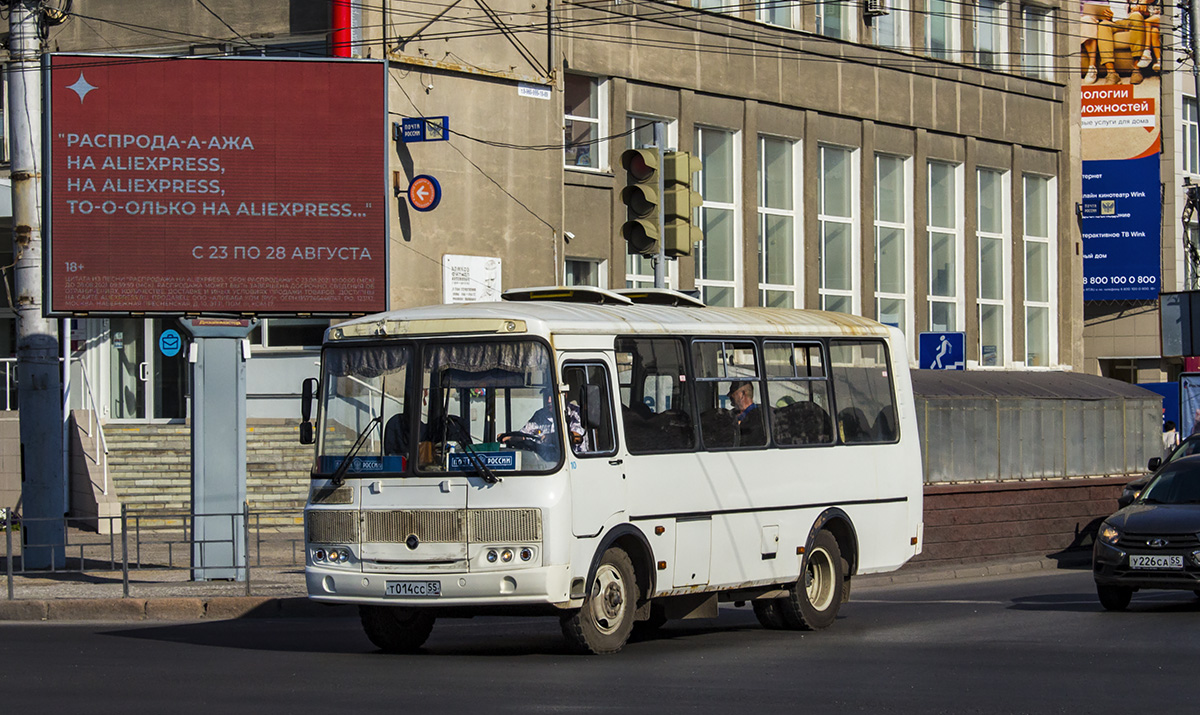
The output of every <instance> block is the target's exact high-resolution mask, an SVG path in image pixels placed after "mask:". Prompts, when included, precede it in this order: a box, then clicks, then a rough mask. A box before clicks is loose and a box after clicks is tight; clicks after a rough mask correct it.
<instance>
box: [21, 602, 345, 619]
mask: <svg viewBox="0 0 1200 715" xmlns="http://www.w3.org/2000/svg"><path fill="white" fill-rule="evenodd" d="M357 615H358V609H357V608H356V607H354V606H341V605H329V604H323V603H317V602H315V601H310V600H308V599H307V598H303V597H298V598H265V597H255V596H221V597H213V598H64V599H53V600H20V601H17V600H14V601H0V622H14V621H20V622H28V621H62V622H83V621H104V622H130V621H223V620H232V619H235V618H350V617H356V616H357Z"/></svg>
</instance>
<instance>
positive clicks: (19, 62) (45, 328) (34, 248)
mask: <svg viewBox="0 0 1200 715" xmlns="http://www.w3.org/2000/svg"><path fill="white" fill-rule="evenodd" d="M8 5H9V22H8V24H9V33H10V38H9V53H10V54H9V62H8V107H9V112H8V127H9V134H8V136H9V143H10V147H11V151H12V165H11V168H12V204H13V258H14V270H13V275H14V282H13V292H14V293H15V308H16V314H17V394H18V399H17V408H18V410H19V411H20V430H21V503H22V513H23V519H24V523H23V526H22V530H21V538H22V543H23V544H24V546H23V548H22V550H21V553H22V554H23V555H24V566H25V567H26V568H33V569H44V568H60V567H62V566H64V565H65V563H66V546H65V542H66V523H65V520H64V517H65V516H66V512H67V490H66V484H65V481H64V474H63V458H62V455H63V430H62V409H63V407H62V376H61V373H60V371H59V364H58V363H59V357H60V356H59V336H58V325H57V323H56V321H53V320H48V319H47V318H46V316H45V315H44V314H43V312H42V268H43V266H42V214H41V198H42V76H41V56H42V48H41V33H40V29H41V24H42V23H43V22H44V21H45V20H44V18H43V17H42V2H41V0H11V2H9V3H8Z"/></svg>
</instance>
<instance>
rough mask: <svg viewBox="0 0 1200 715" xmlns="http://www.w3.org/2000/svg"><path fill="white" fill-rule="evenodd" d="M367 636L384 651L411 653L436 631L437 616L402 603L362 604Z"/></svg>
mask: <svg viewBox="0 0 1200 715" xmlns="http://www.w3.org/2000/svg"><path fill="white" fill-rule="evenodd" d="M358 616H359V618H360V619H361V620H362V626H363V630H364V631H366V633H367V638H369V639H371V642H372V643H374V644H375V646H376V647H377V648H379V649H380V650H382V651H383V652H385V653H412V652H413V651H415V650H417V649H418V648H420V647H421V646H422V645H424V644H425V641H426V639H428V638H429V634H430V633H431V632H432V631H433V621H434V616H433V614H432V613H430V612H429V611H427V610H424V609H416V608H403V607H399V606H359V607H358Z"/></svg>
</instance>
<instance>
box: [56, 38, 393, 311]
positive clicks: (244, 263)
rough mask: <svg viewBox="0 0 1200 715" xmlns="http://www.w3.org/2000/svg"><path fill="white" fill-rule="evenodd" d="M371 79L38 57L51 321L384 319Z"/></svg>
mask: <svg viewBox="0 0 1200 715" xmlns="http://www.w3.org/2000/svg"><path fill="white" fill-rule="evenodd" d="M384 72H385V68H384V65H383V64H382V63H379V62H346V61H325V60H320V61H315V60H275V59H269V60H268V59H251V58H246V59H241V58H237V59H233V58H144V57H127V56H96V55H51V56H49V59H48V62H47V71H46V90H45V92H46V97H47V103H48V105H49V111H48V119H47V133H46V144H47V147H48V149H49V159H48V161H47V165H48V167H49V172H48V174H49V176H48V180H47V186H48V212H47V221H46V244H47V260H46V264H45V265H46V267H47V269H48V270H47V273H48V275H49V300H48V301H47V303H48V305H49V310H50V311H51V312H52V313H56V314H66V313H83V312H87V313H91V314H125V313H134V312H137V313H192V314H200V313H257V314H267V315H271V314H274V315H280V314H283V315H286V314H295V313H326V314H338V313H362V312H373V311H378V310H383V309H385V308H386V307H387V254H386V250H387V235H386V234H387V213H386V210H387V201H388V199H387V194H386V186H385V184H386V182H385V180H384V176H385V173H386V171H385V162H386V147H387V134H386V107H385V86H384V79H385V75H384Z"/></svg>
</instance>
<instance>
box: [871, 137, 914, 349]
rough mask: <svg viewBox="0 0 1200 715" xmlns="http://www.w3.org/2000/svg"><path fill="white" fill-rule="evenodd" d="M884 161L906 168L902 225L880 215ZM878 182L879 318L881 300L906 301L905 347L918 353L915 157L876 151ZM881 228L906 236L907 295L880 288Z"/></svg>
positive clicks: (875, 249)
mask: <svg viewBox="0 0 1200 715" xmlns="http://www.w3.org/2000/svg"><path fill="white" fill-rule="evenodd" d="M880 159H898V160H899V161H900V162H901V164H902V165H903V179H902V182H901V188H903V189H904V192H905V195H904V201H903V204H904V206H905V210H904V217H903V221H902V222H901V223H896V222H894V221H886V220H882V219H880V218H879V214H880V212H879V206H880V203H879V198H880V196H879V189H880V182H879V162H880ZM874 183H875V197H874V201H875V214H874V217H873V218H874V232H875V236H874V246H875V248H874V251H875V256H874V258H875V286H874V287H875V319H876V320H879V318H880V316H881V315H882V311H881V310H880V301H881V300H902V301H904V326H903V327H902V328H901V332H903V333H904V339H905V344H906V345H907V347H908V349H909V352H910V353H912V354H916V353H915V351H914V350H913V347H914V342H913V341H914V336H915V335H916V331H915V330H914V329H913V328H914V325H915V320H916V290H915V288H916V286H915V283H916V280H915V278H916V256H915V252H916V247H915V243H914V241H913V236H914V235H915V232H914V230H913V222H914V218H913V213H914V211H913V203H914V202H913V199H914V197H913V195H912V194H913V189H914V188H915V186H914V178H913V158H912V157H911V156H900V155H897V154H888V153H887V152H875V182H874ZM880 229H886V230H897V229H899V230H900V231H902V233H903V250H904V257H903V264H904V265H903V267H902V273H903V276H904V292H903V293H888V292H884V291H883V290H881V289H880V283H879V281H880V274H881V271H880V270H879V265H880V241H879V239H880Z"/></svg>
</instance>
